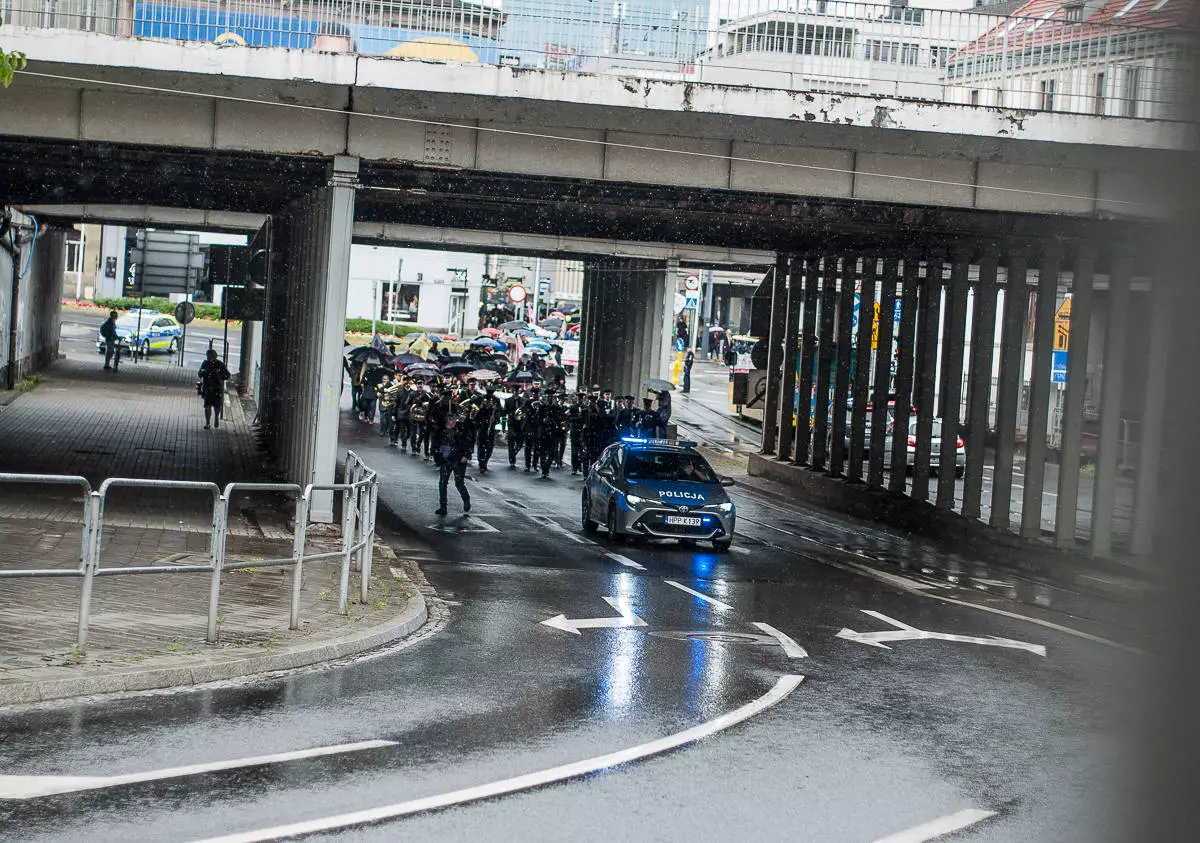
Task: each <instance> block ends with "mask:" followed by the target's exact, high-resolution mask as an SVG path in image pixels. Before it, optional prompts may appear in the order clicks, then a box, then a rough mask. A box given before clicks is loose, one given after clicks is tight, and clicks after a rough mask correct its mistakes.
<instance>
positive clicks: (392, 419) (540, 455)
mask: <svg viewBox="0 0 1200 843" xmlns="http://www.w3.org/2000/svg"><path fill="white" fill-rule="evenodd" d="M497 386H498V384H497V383H496V382H495V381H485V382H482V383H480V382H476V381H473V380H471V379H469V378H467V377H465V376H464V377H461V378H457V379H450V380H445V379H437V380H434V381H430V380H428V379H417V378H410V377H403V376H401V377H397V378H392V377H391V375H390V374H389V373H386V372H385V373H383V374H382V375H381V376H380V377H379V379H378V382H377V383H376V384H375V386H374V388H373V391H374V395H373V396H372V400H371V401H370V402H369V403H365V402H360V407H361V408H362V409H360V411H359V418H360V419H361V420H362V421H364V422H366V423H368V424H377V425H378V426H379V429H380V435H381V436H386V437H388V438H389V440H390V443H391V444H392V445H393V446H395V447H397V448H399V449H400V450H401V451H403V452H409V453H411V454H412V456H413V457H418V458H424V459H425V460H427V461H428V460H432V461H433V462H434V464H436V465H437V466H438V469H439V479H438V504H439V505H438V510H437V514H439V515H445V514H446V511H447V491H448V487H449V484H450V481H451V479H453V481H454V485H455V488H456V489H457V490H458V493H459V495H460V496H461V497H462V502H463V511H464V512H470V510H471V498H470V493H469V492H468V490H467V486H466V483H465V482H464V480H465V476H466V470H467V466H468V465H469V464H470V462H471V460H472V459H474V460H475V461H476V462H477V464H478V470H479V472H480V474H487V473H488V472H489V471H490V470H491V469H490V468H489V464H490V463H491V462H492V459H493V454H494V451H495V448H496V440H497V436H498V435H501V434H502V435H503V436H504V444H505V445H506V446H507V457H508V467H509V469H510V470H514V471H515V470H517V469H518V467H519V466H518V463H519V462H522V463H523V467H524V470H525V471H526V472H540V474H541V476H542V477H543V478H549V477H550V473H551V471H553V470H556V469H562V470H565V469H566V467H567V466H568V465H569V467H570V470H571V474H572V475H578V474H580V473H581V472H586V471H587V469H588V466H590V465H591V464H592V462H593V461H595V459H596V458H597V457H599V455H600V453H601V452H602V451H603V450H604V449H605V448H607V447H608V446H609V445H611V444H612V443H613V442H616V441H617V440H618V439H619V438H620V437H623V436H643V437H648V438H649V437H664V436H666V426H667V422H668V421H669V419H670V417H671V398H670V393H668V392H666V391H662V392H653V393H647V397H646V398H643V399H642V402H641V406H640V407H638V406H637V400H636V399H635V397H634V396H632V395H624V396H618V397H614V396H613V394H612V391H611V390H601V389H600V388H599V387H598V386H594V387H592V388H591V389H590V390H588V389H585V388H582V387H581V388H579V389H578V390H576V391H574V392H569V391H567V390H565V389H562V388H561V387H558V386H556V385H552V384H551V385H547V384H543V385H534V384H529V385H525V386H524V387H522V386H520V385H514V386H513V387H512V390H513V391H512V392H511V393H509V394H507V395H506V396H505V397H504V398H503V400H502V399H501V394H500V393H498V391H497ZM650 396H653V397H650ZM522 452H524V453H523V454H522Z"/></svg>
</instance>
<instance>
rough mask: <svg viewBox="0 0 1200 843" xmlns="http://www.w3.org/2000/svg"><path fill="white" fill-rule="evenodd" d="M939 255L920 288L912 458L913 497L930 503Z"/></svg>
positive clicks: (927, 268) (939, 307) (928, 266)
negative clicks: (915, 431) (915, 420)
mask: <svg viewBox="0 0 1200 843" xmlns="http://www.w3.org/2000/svg"><path fill="white" fill-rule="evenodd" d="M942 268H943V260H942V255H941V254H935V255H931V256H930V257H929V259H928V260H927V261H926V263H925V278H924V281H923V282H922V284H921V287H920V295H919V297H918V298H919V301H920V323H919V324H918V326H917V338H916V339H917V356H916V371H917V377H916V383H915V400H914V401H913V403H914V404H915V405H916V408H917V445H916V453H915V455H914V457H913V487H912V496H913V497H914V498H916V499H917V500H919V501H924V500H928V499H929V478H930V472H931V465H930V463H931V460H932V454H933V416H934V410H935V406H934V385H935V383H936V380H937V349H938V329H939V326H940V322H941V310H942V274H943V273H942Z"/></svg>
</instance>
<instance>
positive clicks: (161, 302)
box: [94, 296, 424, 337]
mask: <svg viewBox="0 0 1200 843" xmlns="http://www.w3.org/2000/svg"><path fill="white" fill-rule="evenodd" d="M94 304H95V305H96V306H98V307H105V308H108V309H110V310H132V309H133V308H135V307H137V306H138V305H139V304H143V305H144V306H145V307H146V309H147V310H157V311H159V312H160V313H174V312H175V304H174V303H173V302H172V301H171V300H170V299H168V298H163V297H162V296H146V298H145V300H144V302H142V301H141V300H139V299H137V298H133V297H126V298H119V299H96V300H95V302H94ZM192 304H194V305H195V306H196V318H197V319H220V318H221V306H220V305H217V304H202V303H200V302H192ZM375 325H376V329H377V330H378V331H379V333H381V334H383V336H385V337H402V336H404V335H406V334H419V333H421V331H422V330H424V329H423V328H418V327H417V326H416V325H395V324H392V323H390V322H376V323H375ZM346 331H347V332H350V333H359V334H369V333H370V332H371V320H370V319H347V320H346Z"/></svg>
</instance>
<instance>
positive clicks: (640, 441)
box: [621, 436, 696, 448]
mask: <svg viewBox="0 0 1200 843" xmlns="http://www.w3.org/2000/svg"><path fill="white" fill-rule="evenodd" d="M621 441H622V442H628V443H629V444H631V445H672V446H677V447H681V448H695V447H696V443H695V442H687V441H680V440H676V439H641V438H639V437H637V436H622V437H621Z"/></svg>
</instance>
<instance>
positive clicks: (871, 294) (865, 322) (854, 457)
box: [846, 257, 891, 481]
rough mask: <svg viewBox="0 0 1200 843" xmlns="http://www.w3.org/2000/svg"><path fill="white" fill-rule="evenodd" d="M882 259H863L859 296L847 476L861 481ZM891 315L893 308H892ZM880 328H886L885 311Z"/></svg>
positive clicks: (889, 314)
mask: <svg viewBox="0 0 1200 843" xmlns="http://www.w3.org/2000/svg"><path fill="white" fill-rule="evenodd" d="M877 272H878V261H877V260H876V258H874V257H864V258H863V268H862V290H861V292H860V293H859V297H858V333H857V335H856V336H855V338H854V351H855V357H854V382H853V385H852V386H851V404H852V405H853V409H852V410H851V412H850V454H849V457H848V459H849V460H850V464H849V465H848V466H847V467H846V477H848V478H849V479H850V480H851V481H860V480H862V477H863V461H864V459H865V458H866V453H865V451H866V441H865V440H866V435H867V401H868V400H869V398H868V395H869V394H870V393H869V389H870V386H871V335H872V334H873V333H874V330H873V329H874V322H875V286H876V284H877V283H878V275H877ZM887 315H888V316H891V311H888V314H887ZM880 327H881V328H882V327H883V320H882V312H881V318H880Z"/></svg>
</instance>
